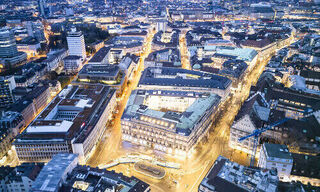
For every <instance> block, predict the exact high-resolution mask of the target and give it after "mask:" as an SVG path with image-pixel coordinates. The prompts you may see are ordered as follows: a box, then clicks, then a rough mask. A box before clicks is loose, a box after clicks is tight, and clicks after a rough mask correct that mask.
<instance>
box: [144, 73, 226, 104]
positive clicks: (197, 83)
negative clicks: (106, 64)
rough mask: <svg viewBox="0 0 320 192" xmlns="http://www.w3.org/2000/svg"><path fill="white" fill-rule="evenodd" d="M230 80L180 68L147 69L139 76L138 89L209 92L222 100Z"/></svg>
mask: <svg viewBox="0 0 320 192" xmlns="http://www.w3.org/2000/svg"><path fill="white" fill-rule="evenodd" d="M231 82H232V81H231V80H230V79H228V78H226V77H222V76H218V75H214V74H211V73H204V72H200V71H191V70H186V69H181V68H170V67H161V68H157V67H149V68H147V69H145V70H144V71H143V73H142V75H141V78H140V81H139V84H138V87H139V88H141V89H148V90H173V91H174V90H178V91H195V92H211V93H214V94H217V95H219V96H220V97H221V98H222V100H224V99H225V98H226V97H227V96H228V95H229V93H230V88H231Z"/></svg>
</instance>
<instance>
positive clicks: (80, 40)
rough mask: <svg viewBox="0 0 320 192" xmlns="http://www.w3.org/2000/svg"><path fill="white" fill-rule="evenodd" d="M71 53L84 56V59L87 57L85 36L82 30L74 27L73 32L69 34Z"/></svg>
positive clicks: (68, 40)
mask: <svg viewBox="0 0 320 192" xmlns="http://www.w3.org/2000/svg"><path fill="white" fill-rule="evenodd" d="M67 42H68V49H69V55H77V56H80V57H82V60H83V61H84V60H85V59H86V57H87V56H86V45H85V42H84V36H83V34H82V32H80V31H77V30H76V28H72V29H71V32H69V33H68V36H67Z"/></svg>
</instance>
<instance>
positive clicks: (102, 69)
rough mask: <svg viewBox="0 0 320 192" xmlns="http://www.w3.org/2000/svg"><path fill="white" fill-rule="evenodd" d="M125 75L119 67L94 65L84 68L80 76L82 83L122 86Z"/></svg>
mask: <svg viewBox="0 0 320 192" xmlns="http://www.w3.org/2000/svg"><path fill="white" fill-rule="evenodd" d="M122 77H123V74H122V73H121V71H120V68H119V66H118V65H110V64H105V65H92V64H87V65H85V66H83V68H82V69H81V71H80V72H79V74H78V80H79V81H80V82H90V83H102V84H107V85H120V84H121V82H122V81H123V78H122Z"/></svg>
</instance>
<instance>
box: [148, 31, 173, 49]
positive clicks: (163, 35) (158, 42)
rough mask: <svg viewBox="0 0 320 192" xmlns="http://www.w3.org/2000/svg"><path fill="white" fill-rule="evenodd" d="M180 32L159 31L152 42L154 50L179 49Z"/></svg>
mask: <svg viewBox="0 0 320 192" xmlns="http://www.w3.org/2000/svg"><path fill="white" fill-rule="evenodd" d="M178 46H179V31H178V30H173V31H159V32H157V33H156V34H155V35H154V37H153V40H152V50H161V49H165V48H172V49H174V48H178Z"/></svg>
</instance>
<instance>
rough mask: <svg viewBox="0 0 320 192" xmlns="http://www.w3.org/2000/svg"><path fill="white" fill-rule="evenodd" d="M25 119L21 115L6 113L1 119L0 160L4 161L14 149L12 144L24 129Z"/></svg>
mask: <svg viewBox="0 0 320 192" xmlns="http://www.w3.org/2000/svg"><path fill="white" fill-rule="evenodd" d="M24 126H25V124H24V119H23V117H22V115H21V114H20V113H17V112H12V111H6V112H3V113H2V115H1V117H0V159H2V158H3V157H4V156H5V155H6V154H7V153H8V151H9V150H10V149H11V147H12V142H13V140H14V138H15V136H17V135H18V134H19V132H20V131H21V130H22V128H24Z"/></svg>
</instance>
